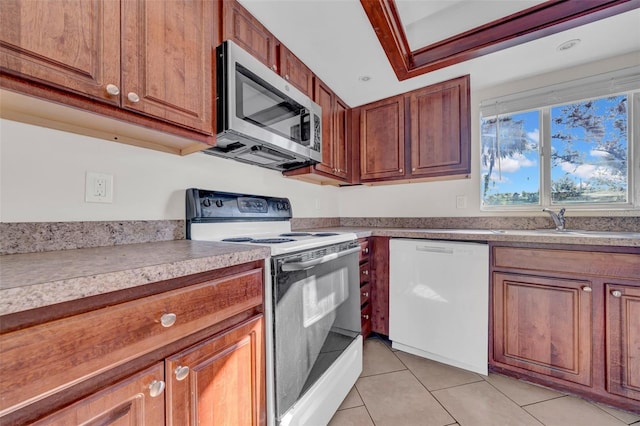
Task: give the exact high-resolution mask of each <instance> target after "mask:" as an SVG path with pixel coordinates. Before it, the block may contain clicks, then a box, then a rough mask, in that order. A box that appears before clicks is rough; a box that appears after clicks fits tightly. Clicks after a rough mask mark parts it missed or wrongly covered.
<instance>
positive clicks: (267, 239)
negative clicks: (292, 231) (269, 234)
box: [250, 238, 295, 244]
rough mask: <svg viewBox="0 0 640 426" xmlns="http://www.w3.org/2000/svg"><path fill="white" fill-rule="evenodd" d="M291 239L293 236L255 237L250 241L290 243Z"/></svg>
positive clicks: (258, 242) (256, 242)
mask: <svg viewBox="0 0 640 426" xmlns="http://www.w3.org/2000/svg"><path fill="white" fill-rule="evenodd" d="M291 241H295V240H294V239H293V238H256V239H251V241H250V242H251V243H255V244H280V243H290V242H291Z"/></svg>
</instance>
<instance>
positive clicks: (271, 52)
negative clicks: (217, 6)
mask: <svg viewBox="0 0 640 426" xmlns="http://www.w3.org/2000/svg"><path fill="white" fill-rule="evenodd" d="M222 40H233V41H234V42H235V43H236V44H237V45H238V46H240V47H242V48H243V49H244V50H246V51H247V52H249V53H250V54H251V55H253V56H254V57H255V58H256V59H258V60H259V61H261V62H262V63H263V64H265V65H266V66H268V67H269V68H271V69H272V70H273V71H275V72H278V59H277V53H276V50H277V41H276V38H275V37H274V36H273V34H271V33H270V32H269V31H268V30H267V29H266V28H265V27H264V26H263V25H262V24H261V23H260V22H259V21H258V20H257V19H255V18H254V17H253V16H251V14H250V13H249V12H248V11H247V10H246V9H245V8H244V7H242V6H241V5H240V3H238V2H237V1H236V0H224V1H223V2H222Z"/></svg>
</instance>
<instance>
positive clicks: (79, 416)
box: [0, 261, 266, 426]
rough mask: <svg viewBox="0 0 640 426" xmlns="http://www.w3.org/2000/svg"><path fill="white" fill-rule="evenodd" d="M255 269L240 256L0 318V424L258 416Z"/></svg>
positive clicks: (261, 395) (259, 267) (261, 398)
mask: <svg viewBox="0 0 640 426" xmlns="http://www.w3.org/2000/svg"><path fill="white" fill-rule="evenodd" d="M263 273H264V269H263V262H262V261H259V262H251V263H247V264H243V265H238V266H233V267H230V268H226V269H223V270H216V271H210V272H205V273H202V274H197V275H191V276H187V277H183V278H177V279H174V280H168V281H163V282H159V283H153V284H149V285H146V286H141V287H135V288H133V289H129V290H125V291H123V292H121V293H116V294H105V295H102V296H98V297H97V298H91V300H90V301H89V300H87V301H85V300H83V299H81V300H78V301H75V303H69V304H67V305H65V306H66V307H68V309H69V310H71V311H74V310H75V313H73V312H69V311H68V310H65V309H61V308H59V307H53V308H51V310H54V311H58V312H59V316H57V317H53V318H52V317H51V316H50V315H49V313H48V312H45V311H48V309H44V310H36V312H34V316H37V315H43V317H42V318H43V319H42V320H41V321H39V322H38V321H36V322H35V323H34V322H33V319H32V318H27V319H26V320H27V321H28V322H26V323H24V325H20V324H19V322H17V321H16V318H26V316H24V315H23V313H20V314H19V315H18V316H12V315H7V316H4V317H0V325H2V330H1V331H0V360H1V362H0V373H1V374H0V424H2V425H3V426H5V425H7V426H8V425H22V424H27V423H29V424H30V423H32V422H34V421H38V422H39V423H37V424H42V425H45V424H46V425H50V424H53V425H72V424H73V425H75V424H86V425H124V424H127V425H151V426H156V425H163V424H165V422H166V424H171V425H180V426H182V425H187V424H198V425H207V426H218V425H220V426H221V425H239V426H254V425H264V424H266V402H265V401H266V396H265V392H266V390H265V389H266V384H265V380H266V379H265V359H264V356H265V348H264V338H263V336H264V323H263V285H264V284H263ZM118 298H120V299H118ZM116 300H117V301H116ZM89 306H90V308H89ZM7 324H12V326H11V327H7ZM165 404H166V405H165Z"/></svg>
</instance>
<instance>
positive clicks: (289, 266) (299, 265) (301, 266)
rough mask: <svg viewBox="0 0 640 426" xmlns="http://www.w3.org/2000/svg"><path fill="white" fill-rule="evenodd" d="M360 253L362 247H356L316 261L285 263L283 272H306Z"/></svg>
mask: <svg viewBox="0 0 640 426" xmlns="http://www.w3.org/2000/svg"><path fill="white" fill-rule="evenodd" d="M358 252H360V246H358V247H354V248H351V249H348V250H344V251H340V252H338V253H331V254H327V255H325V256H322V257H318V258H315V259H309V260H305V261H302V262H285V263H283V264H282V270H283V271H284V272H294V271H306V270H307V269H311V268H313V267H315V266H318V265H321V264H323V263H327V262H330V261H332V260H335V259H338V258H341V257H343V256H347V255H349V254H352V253H358Z"/></svg>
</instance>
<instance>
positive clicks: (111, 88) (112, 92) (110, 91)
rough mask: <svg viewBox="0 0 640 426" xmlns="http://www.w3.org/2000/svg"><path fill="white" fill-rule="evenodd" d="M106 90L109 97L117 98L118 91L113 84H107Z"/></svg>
mask: <svg viewBox="0 0 640 426" xmlns="http://www.w3.org/2000/svg"><path fill="white" fill-rule="evenodd" d="M106 90H107V93H108V94H110V95H111V96H118V95H119V94H120V89H119V88H118V86H116V85H115V84H107V87H106Z"/></svg>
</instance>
